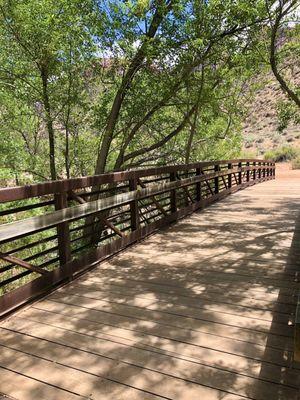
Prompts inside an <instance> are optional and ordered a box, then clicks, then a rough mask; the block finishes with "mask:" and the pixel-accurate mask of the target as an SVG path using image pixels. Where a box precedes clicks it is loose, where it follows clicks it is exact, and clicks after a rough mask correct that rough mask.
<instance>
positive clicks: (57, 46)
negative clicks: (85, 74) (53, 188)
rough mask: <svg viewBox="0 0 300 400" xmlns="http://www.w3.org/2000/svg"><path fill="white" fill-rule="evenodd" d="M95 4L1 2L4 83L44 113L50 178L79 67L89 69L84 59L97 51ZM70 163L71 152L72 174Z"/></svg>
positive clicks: (75, 95)
mask: <svg viewBox="0 0 300 400" xmlns="http://www.w3.org/2000/svg"><path fill="white" fill-rule="evenodd" d="M93 6H94V5H93V3H92V2H91V1H89V0H87V1H80V0H78V1H77V0H75V1H72V2H68V1H65V0H58V1H53V0H41V1H35V0H30V1H23V0H18V1H16V0H3V1H2V2H1V5H0V13H1V21H0V47H1V60H0V61H1V64H0V79H1V86H4V88H5V90H6V91H10V93H11V95H12V96H13V97H14V99H15V101H16V103H22V104H24V105H26V107H27V109H28V114H29V115H30V116H33V115H35V116H36V117H40V118H41V124H40V130H44V131H45V132H46V134H47V137H48V157H49V170H50V177H51V179H56V178H57V176H58V174H57V159H56V158H57V155H56V154H57V150H58V149H57V146H56V132H55V131H56V130H57V124H58V118H61V115H62V114H63V113H64V114H65V115H66V118H65V119H64V122H65V128H66V143H67V144H68V136H69V120H70V110H71V107H72V105H74V104H76V103H77V102H78V95H79V92H80V82H79V81H80V68H82V67H83V68H86V64H85V63H84V61H86V60H87V59H89V57H90V56H91V54H92V51H93V42H92V40H91V33H90V32H89V28H88V24H89V19H90V18H91V17H92V15H93V13H94V8H93ZM59 140H61V139H60V138H59ZM68 164H69V160H68V151H67V152H66V167H67V175H69V170H68ZM45 175H46V176H47V175H48V173H47V172H46V173H45Z"/></svg>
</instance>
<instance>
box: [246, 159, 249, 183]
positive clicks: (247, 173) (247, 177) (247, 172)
mask: <svg viewBox="0 0 300 400" xmlns="http://www.w3.org/2000/svg"><path fill="white" fill-rule="evenodd" d="M249 166H250V163H249V161H247V163H246V167H249ZM246 179H247V182H249V181H250V171H249V170H248V171H246Z"/></svg>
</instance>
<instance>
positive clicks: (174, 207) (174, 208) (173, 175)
mask: <svg viewBox="0 0 300 400" xmlns="http://www.w3.org/2000/svg"><path fill="white" fill-rule="evenodd" d="M174 181H176V172H171V173H170V182H174ZM176 197H177V196H176V189H172V190H171V192H170V201H171V214H173V213H175V212H176V211H177V200H176Z"/></svg>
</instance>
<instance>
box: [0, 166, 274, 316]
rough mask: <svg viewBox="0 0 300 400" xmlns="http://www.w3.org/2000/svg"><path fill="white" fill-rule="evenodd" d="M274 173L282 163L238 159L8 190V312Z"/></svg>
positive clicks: (2, 271) (0, 251)
mask: <svg viewBox="0 0 300 400" xmlns="http://www.w3.org/2000/svg"><path fill="white" fill-rule="evenodd" d="M274 178H275V163H274V162H272V161H269V160H249V159H238V160H221V161H212V162H201V163H193V164H186V165H172V166H166V167H158V168H149V169H138V170H133V171H121V172H114V173H108V174H102V175H97V176H91V177H83V178H75V179H66V180H60V181H52V182H44V183H38V184H34V185H27V186H19V187H12V188H2V189H0V203H5V208H6V209H5V210H4V211H1V212H0V216H1V215H2V218H4V222H7V223H4V224H3V225H2V226H0V246H1V247H0V259H2V261H1V262H0V316H1V315H2V316H4V315H5V314H7V313H8V312H10V311H12V310H14V309H15V308H16V307H18V306H20V305H21V304H23V303H24V302H26V301H28V300H30V299H32V298H34V297H36V296H37V295H39V294H41V293H44V292H45V291H47V290H49V289H50V288H53V287H54V286H55V285H58V284H61V283H63V282H64V281H65V280H69V279H72V278H73V277H74V276H75V275H76V274H78V273H81V272H83V271H84V270H86V269H87V268H89V267H91V266H93V265H95V264H97V263H99V261H100V260H102V259H103V258H105V257H107V256H108V255H111V254H114V253H116V252H117V251H119V250H121V249H123V248H124V247H126V246H128V245H129V244H131V243H133V242H135V241H137V240H140V239H141V238H143V237H145V236H147V235H148V234H150V233H151V232H153V231H154V230H155V229H158V228H160V227H163V226H165V225H167V224H169V223H171V222H173V221H176V220H177V219H179V218H182V217H184V216H185V215H187V214H189V213H192V212H193V211H196V210H198V209H200V208H203V207H205V206H207V205H209V204H210V203H212V202H214V201H217V200H219V199H221V198H223V197H225V196H227V195H229V194H231V193H234V192H235V191H237V190H240V189H243V188H245V187H248V186H250V185H253V184H256V183H259V182H263V181H266V180H269V179H274ZM78 203H79V204H78ZM1 290H2V295H1Z"/></svg>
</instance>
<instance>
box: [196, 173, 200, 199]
mask: <svg viewBox="0 0 300 400" xmlns="http://www.w3.org/2000/svg"><path fill="white" fill-rule="evenodd" d="M200 175H201V168H196V176H200ZM200 200H201V182H197V183H196V201H200Z"/></svg>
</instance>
